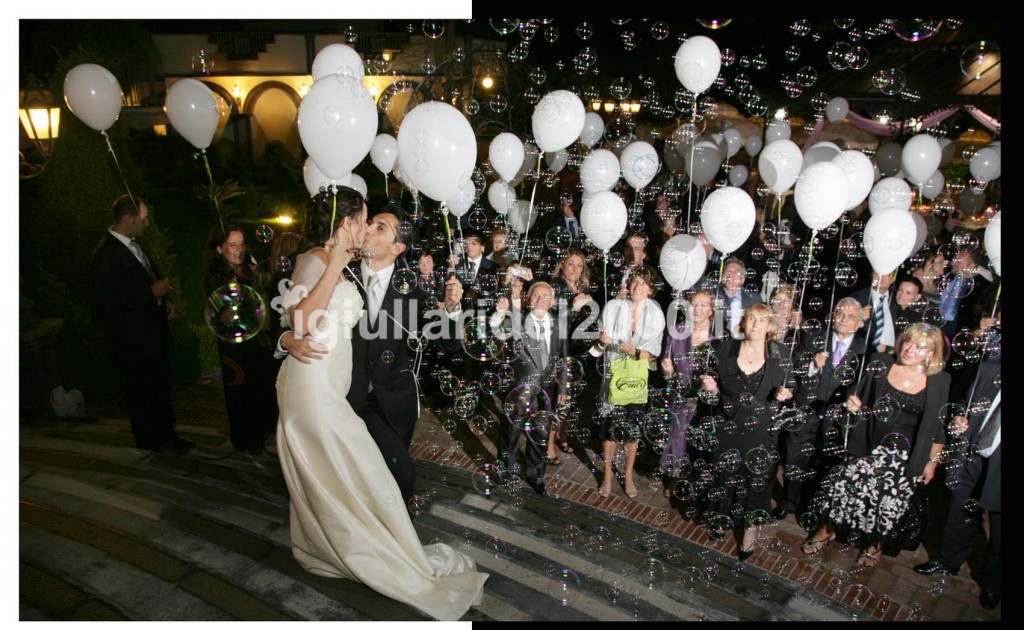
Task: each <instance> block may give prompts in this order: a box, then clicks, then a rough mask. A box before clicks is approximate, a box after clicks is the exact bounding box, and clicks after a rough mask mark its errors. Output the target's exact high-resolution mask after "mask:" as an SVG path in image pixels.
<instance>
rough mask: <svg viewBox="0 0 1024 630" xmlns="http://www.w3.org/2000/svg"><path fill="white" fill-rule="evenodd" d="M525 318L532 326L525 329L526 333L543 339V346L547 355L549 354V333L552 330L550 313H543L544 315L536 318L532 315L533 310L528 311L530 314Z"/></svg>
mask: <svg viewBox="0 0 1024 630" xmlns="http://www.w3.org/2000/svg"><path fill="white" fill-rule="evenodd" d="M526 319H527V320H528V321H529V322H530V325H531V326H532V327H533V328H532V329H527V334H529V335H532V336H534V337H535V338H540V339H541V340H543V341H544V348H545V350H546V351H547V353H548V356H551V333H552V331H553V330H554V327H553V326H552V325H551V314H550V313H545V314H544V317H542V318H540V319H538V318H537V316H536V315H534V313H533V311H530V314H529V315H527V316H526Z"/></svg>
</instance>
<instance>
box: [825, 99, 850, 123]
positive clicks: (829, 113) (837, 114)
mask: <svg viewBox="0 0 1024 630" xmlns="http://www.w3.org/2000/svg"><path fill="white" fill-rule="evenodd" d="M849 113H850V104H849V103H847V102H846V99H845V98H843V97H842V96H837V97H835V98H834V99H832V100H831V101H829V102H828V105H826V106H825V116H826V117H827V118H828V120H829V122H836V121H839V120H842V119H844V118H846V115H847V114H849Z"/></svg>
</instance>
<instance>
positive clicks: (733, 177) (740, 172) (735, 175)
mask: <svg viewBox="0 0 1024 630" xmlns="http://www.w3.org/2000/svg"><path fill="white" fill-rule="evenodd" d="M749 176H750V173H749V172H748V171H747V167H746V166H744V165H743V164H737V165H736V166H733V167H732V170H731V171H729V184H730V185H731V186H742V185H743V184H745V183H747V177H749Z"/></svg>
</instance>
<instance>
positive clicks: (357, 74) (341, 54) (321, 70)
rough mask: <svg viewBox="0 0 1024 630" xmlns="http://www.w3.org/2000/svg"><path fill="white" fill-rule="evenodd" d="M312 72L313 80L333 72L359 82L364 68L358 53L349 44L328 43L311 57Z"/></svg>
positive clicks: (363, 73)
mask: <svg viewBox="0 0 1024 630" xmlns="http://www.w3.org/2000/svg"><path fill="white" fill-rule="evenodd" d="M312 74H313V81H314V82H316V81H319V80H320V79H322V78H324V77H328V76H331V75H334V74H337V75H340V76H343V77H349V78H351V79H354V80H356V81H359V82H361V81H362V80H363V76H364V75H365V74H366V70H365V68H364V67H363V60H362V58H361V57H360V56H359V53H357V52H356V51H355V50H353V49H352V48H351V47H350V46H346V45H345V44H329V45H327V46H324V47H323V49H322V50H320V52H318V53H317V54H316V57H315V58H314V59H313V68H312Z"/></svg>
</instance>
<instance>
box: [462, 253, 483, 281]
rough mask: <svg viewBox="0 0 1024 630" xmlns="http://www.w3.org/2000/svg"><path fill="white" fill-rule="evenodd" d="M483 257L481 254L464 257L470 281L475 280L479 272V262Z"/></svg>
mask: <svg viewBox="0 0 1024 630" xmlns="http://www.w3.org/2000/svg"><path fill="white" fill-rule="evenodd" d="M483 259H484V257H483V256H479V257H477V258H466V264H467V265H469V274H470V275H469V279H470V281H473V280H476V275H477V274H478V273H480V263H481V262H483Z"/></svg>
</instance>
